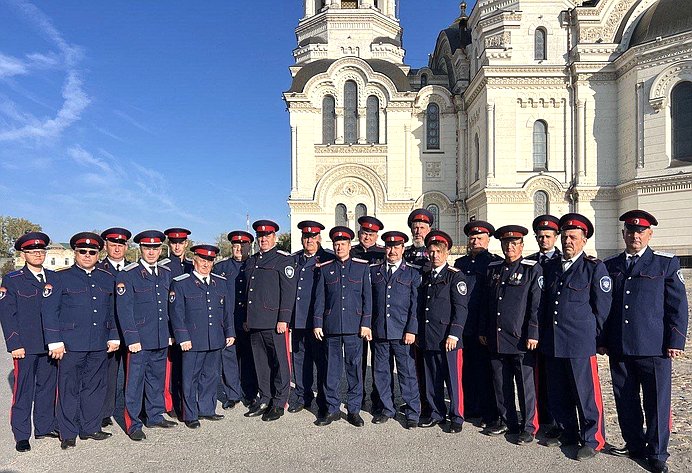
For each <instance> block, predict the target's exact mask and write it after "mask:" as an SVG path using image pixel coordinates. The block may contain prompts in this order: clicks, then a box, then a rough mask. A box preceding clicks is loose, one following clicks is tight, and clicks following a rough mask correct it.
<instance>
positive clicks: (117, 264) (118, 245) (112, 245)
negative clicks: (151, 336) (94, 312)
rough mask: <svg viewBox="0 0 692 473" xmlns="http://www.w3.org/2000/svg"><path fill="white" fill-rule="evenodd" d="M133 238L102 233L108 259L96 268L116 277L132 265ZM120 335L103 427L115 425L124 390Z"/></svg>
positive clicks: (116, 231)
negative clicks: (129, 254) (129, 247)
mask: <svg viewBox="0 0 692 473" xmlns="http://www.w3.org/2000/svg"><path fill="white" fill-rule="evenodd" d="M131 236H132V233H130V231H129V230H127V229H125V228H120V227H113V228H109V229H108V230H104V231H103V232H101V238H103V241H104V242H105V249H106V257H105V258H103V260H101V261H99V262H98V263H97V264H96V267H97V268H99V269H103V270H105V271H108V272H109V273H111V274H112V275H113V276H115V275H116V274H118V272H120V271H122V270H123V268H124V267H125V266H127V265H128V264H130V262H129V261H128V260H127V259H125V252H126V251H127V241H128V240H129V239H130V237H131ZM115 321H116V324H117V323H119V322H118V318H117V314H116V318H115ZM118 328H119V327H118ZM119 335H120V341H121V343H120V349H119V350H117V351H114V352H113V353H109V354H108V380H107V381H108V387H107V388H106V400H105V401H104V403H103V412H102V415H101V417H102V419H103V420H102V421H101V427H107V426H109V425H113V419H112V417H113V411H115V399H116V397H117V393H118V392H122V389H120V390H119V389H118V372H119V371H120V365H121V363H122V359H123V357H124V356H125V355H126V354H127V348H126V347H125V344H124V343H122V341H123V337H122V330H119Z"/></svg>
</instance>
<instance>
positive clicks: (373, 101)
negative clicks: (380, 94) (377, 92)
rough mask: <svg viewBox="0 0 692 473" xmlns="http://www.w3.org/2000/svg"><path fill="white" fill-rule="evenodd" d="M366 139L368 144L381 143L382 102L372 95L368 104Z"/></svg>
mask: <svg viewBox="0 0 692 473" xmlns="http://www.w3.org/2000/svg"><path fill="white" fill-rule="evenodd" d="M366 107H367V119H366V133H365V134H366V139H367V142H368V144H370V143H379V142H380V100H379V99H378V98H377V97H375V96H374V95H371V96H370V97H368V101H367V104H366Z"/></svg>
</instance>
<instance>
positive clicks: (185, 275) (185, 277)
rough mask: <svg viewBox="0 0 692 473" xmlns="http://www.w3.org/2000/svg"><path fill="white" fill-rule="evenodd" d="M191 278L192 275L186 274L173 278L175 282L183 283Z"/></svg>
mask: <svg viewBox="0 0 692 473" xmlns="http://www.w3.org/2000/svg"><path fill="white" fill-rule="evenodd" d="M189 277H190V273H185V274H181V275H180V276H176V277H174V278H173V281H182V280H183V279H187V278H189Z"/></svg>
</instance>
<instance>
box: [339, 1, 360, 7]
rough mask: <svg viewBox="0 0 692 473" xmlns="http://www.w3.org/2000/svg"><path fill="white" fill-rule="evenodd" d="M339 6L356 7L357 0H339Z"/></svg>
mask: <svg viewBox="0 0 692 473" xmlns="http://www.w3.org/2000/svg"><path fill="white" fill-rule="evenodd" d="M341 8H358V0H341Z"/></svg>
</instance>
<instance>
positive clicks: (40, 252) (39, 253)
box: [24, 250, 46, 256]
mask: <svg viewBox="0 0 692 473" xmlns="http://www.w3.org/2000/svg"><path fill="white" fill-rule="evenodd" d="M24 254H25V255H31V256H43V255H45V254H46V250H26V251H24Z"/></svg>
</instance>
